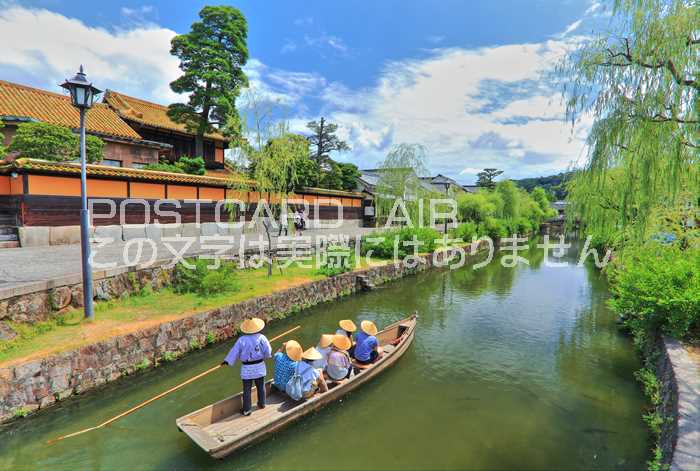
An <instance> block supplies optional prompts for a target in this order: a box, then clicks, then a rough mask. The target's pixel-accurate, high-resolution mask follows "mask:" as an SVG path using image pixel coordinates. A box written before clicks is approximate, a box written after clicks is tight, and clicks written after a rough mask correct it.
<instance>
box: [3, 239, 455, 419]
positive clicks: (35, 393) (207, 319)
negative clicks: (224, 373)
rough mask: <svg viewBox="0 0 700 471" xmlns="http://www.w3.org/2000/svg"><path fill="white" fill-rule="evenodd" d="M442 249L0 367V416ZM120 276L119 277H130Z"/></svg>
mask: <svg viewBox="0 0 700 471" xmlns="http://www.w3.org/2000/svg"><path fill="white" fill-rule="evenodd" d="M444 253H445V252H442V253H439V254H436V255H437V256H434V257H425V258H422V259H421V260H420V263H419V264H418V266H416V267H415V268H408V267H405V266H404V265H402V264H390V265H384V266H379V267H372V268H369V269H366V270H361V271H356V272H350V273H345V274H342V275H339V276H336V277H330V278H325V279H322V280H318V281H314V282H310V283H306V284H304V285H301V286H298V287H294V288H290V289H287V290H284V291H280V292H277V293H273V294H270V295H267V296H262V297H258V298H254V299H250V300H247V301H244V302H241V303H238V304H235V305H231V306H227V307H223V308H219V309H213V310H211V311H208V312H205V313H201V314H197V315H194V316H190V317H184V318H181V319H177V320H174V321H170V322H165V323H162V324H160V325H159V326H156V327H153V328H149V329H146V330H142V331H139V332H136V333H132V334H128V335H122V336H119V337H114V338H111V339H108V340H104V341H101V342H98V343H94V344H91V345H88V346H85V347H82V348H80V349H77V350H73V351H68V352H64V353H59V354H55V355H52V356H49V357H47V358H43V359H39V360H34V361H30V362H26V363H22V364H18V365H13V366H11V367H6V368H0V423H1V422H4V421H8V420H10V419H12V418H13V417H15V416H16V415H20V414H21V415H23V414H25V413H28V412H32V411H35V410H37V409H41V408H45V407H47V406H49V405H51V404H53V403H55V402H56V401H58V400H61V399H64V398H66V397H69V396H71V395H73V394H76V393H81V392H84V391H87V390H90V389H93V388H95V387H98V386H100V385H103V384H105V383H108V382H110V381H114V380H116V379H117V378H120V377H122V376H125V375H128V374H131V373H133V372H135V371H138V370H141V369H145V368H148V367H149V366H152V365H154V364H156V363H157V362H159V361H169V360H172V359H174V358H176V357H178V356H180V355H182V354H183V353H185V352H187V351H189V350H193V349H197V348H200V347H201V346H203V345H205V344H206V343H210V342H213V341H221V340H224V339H228V338H230V337H232V336H234V335H236V326H237V325H238V324H239V323H240V322H241V321H242V320H243V319H244V318H246V317H249V316H256V317H261V318H263V319H265V320H268V321H269V320H273V319H276V318H282V317H286V316H287V315H290V314H293V313H296V312H298V311H300V310H301V309H303V308H305V307H309V306H313V305H315V304H319V303H322V302H325V301H330V300H333V299H336V298H338V297H341V296H344V295H348V294H351V293H354V292H356V291H358V290H360V289H362V286H364V285H365V283H360V281H359V278H360V277H362V278H363V281H365V282H366V281H369V283H370V284H371V285H378V284H381V283H385V282H387V281H390V280H395V279H398V278H401V277H403V276H406V275H409V274H414V273H416V272H419V271H424V270H426V269H428V268H431V267H433V266H434V265H435V264H436V262H440V261H442V260H444ZM161 273H164V272H161ZM121 276H122V275H119V277H121ZM139 276H142V277H143V280H144V282H146V281H148V280H149V279H150V282H151V283H153V280H156V279H160V277H161V276H162V277H163V278H164V277H165V276H166V275H165V274H162V275H158V274H151V275H148V274H146V273H142V274H141V275H139ZM127 278H128V276H127ZM119 279H120V280H121V281H119V283H127V282H128V283H130V282H131V281H130V280H128V279H127V280H124V279H123V278H119ZM114 283H117V282H116V281H115V282H114Z"/></svg>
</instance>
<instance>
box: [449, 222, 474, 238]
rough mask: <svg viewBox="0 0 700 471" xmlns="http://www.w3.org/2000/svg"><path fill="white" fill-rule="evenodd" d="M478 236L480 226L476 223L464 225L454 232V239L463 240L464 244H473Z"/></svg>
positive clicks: (456, 228)
mask: <svg viewBox="0 0 700 471" xmlns="http://www.w3.org/2000/svg"><path fill="white" fill-rule="evenodd" d="M478 235H479V232H478V226H477V224H476V223H475V222H465V223H462V224H460V225H459V226H457V227H455V228H454V231H453V232H452V237H455V238H459V239H462V240H463V241H464V242H471V241H472V240H473V238H474V237H475V236H478Z"/></svg>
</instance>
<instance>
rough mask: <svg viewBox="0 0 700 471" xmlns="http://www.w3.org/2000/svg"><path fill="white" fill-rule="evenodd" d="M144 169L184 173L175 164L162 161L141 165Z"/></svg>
mask: <svg viewBox="0 0 700 471" xmlns="http://www.w3.org/2000/svg"><path fill="white" fill-rule="evenodd" d="M143 169H144V170H153V171H156V172H170V173H185V172H183V171H182V169H181V168H180V167H178V166H177V165H175V164H168V163H164V162H158V163H157V164H148V165H146V166H144V167H143Z"/></svg>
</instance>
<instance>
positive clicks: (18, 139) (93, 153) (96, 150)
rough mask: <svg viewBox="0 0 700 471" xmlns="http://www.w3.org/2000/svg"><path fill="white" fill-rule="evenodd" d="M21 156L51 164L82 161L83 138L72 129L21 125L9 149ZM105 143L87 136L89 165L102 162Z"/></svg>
mask: <svg viewBox="0 0 700 471" xmlns="http://www.w3.org/2000/svg"><path fill="white" fill-rule="evenodd" d="M8 150H9V151H10V152H17V153H18V154H19V155H20V156H22V157H29V158H32V159H43V160H52V161H66V160H76V159H79V158H80V137H79V136H78V135H77V134H75V133H74V132H73V131H71V130H70V129H68V128H66V127H63V126H56V125H54V124H49V123H36V122H31V123H22V124H20V125H19V126H18V127H17V132H16V133H15V136H14V138H13V139H12V143H11V144H10V147H9V149H8ZM103 151H104V142H103V141H102V139H100V138H99V137H96V136H91V135H87V136H86V138H85V152H86V156H87V161H88V162H90V163H95V162H99V161H101V160H102V154H103Z"/></svg>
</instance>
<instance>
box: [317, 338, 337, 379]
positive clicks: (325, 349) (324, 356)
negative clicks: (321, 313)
mask: <svg viewBox="0 0 700 471" xmlns="http://www.w3.org/2000/svg"><path fill="white" fill-rule="evenodd" d="M332 343H333V335H331V334H322V335H321V339H320V340H319V341H318V345H316V350H318V352H319V353H320V354H321V358H320V359H319V360H316V361H315V362H314V368H318V369H320V370H321V371H323V370H325V369H326V364H328V354H329V353H330V352H331V344H332Z"/></svg>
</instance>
